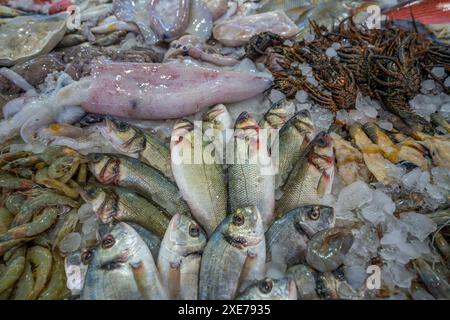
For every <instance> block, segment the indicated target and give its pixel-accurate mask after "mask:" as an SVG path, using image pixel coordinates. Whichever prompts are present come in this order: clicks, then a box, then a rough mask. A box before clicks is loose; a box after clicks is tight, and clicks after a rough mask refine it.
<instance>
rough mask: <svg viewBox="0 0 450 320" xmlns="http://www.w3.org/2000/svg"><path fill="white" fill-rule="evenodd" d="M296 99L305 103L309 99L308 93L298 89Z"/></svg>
mask: <svg viewBox="0 0 450 320" xmlns="http://www.w3.org/2000/svg"><path fill="white" fill-rule="evenodd" d="M295 99H296V100H297V101H298V102H300V103H305V102H306V100H308V93H307V92H306V91H305V90H300V91H297V93H296V94H295Z"/></svg>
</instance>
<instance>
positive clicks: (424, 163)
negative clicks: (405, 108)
mask: <svg viewBox="0 0 450 320" xmlns="http://www.w3.org/2000/svg"><path fill="white" fill-rule="evenodd" d="M363 130H364V132H365V133H366V134H367V136H368V137H369V138H370V139H371V140H372V141H373V142H374V143H375V144H376V145H378V146H379V147H380V149H381V152H382V153H383V156H384V157H385V158H386V159H388V160H389V161H391V162H392V163H399V162H401V161H408V162H410V163H413V164H415V165H416V166H418V167H420V168H421V169H422V170H427V169H428V167H429V163H428V160H427V159H426V158H425V156H424V154H423V153H422V152H421V151H419V150H417V149H416V148H412V147H410V146H408V145H406V144H397V145H395V144H394V142H393V141H392V140H391V139H390V138H389V136H388V135H387V134H386V133H385V132H384V131H383V130H382V129H381V128H380V127H379V126H378V125H377V124H375V123H370V122H368V123H366V124H364V126H363Z"/></svg>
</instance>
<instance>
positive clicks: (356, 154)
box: [330, 132, 371, 185]
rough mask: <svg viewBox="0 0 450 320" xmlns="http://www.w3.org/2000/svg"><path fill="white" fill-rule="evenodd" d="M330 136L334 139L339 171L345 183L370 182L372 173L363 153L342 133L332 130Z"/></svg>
mask: <svg viewBox="0 0 450 320" xmlns="http://www.w3.org/2000/svg"><path fill="white" fill-rule="evenodd" d="M330 136H331V138H332V139H333V145H334V153H335V155H336V169H337V173H338V175H339V177H340V178H341V180H342V181H343V182H344V184H345V185H349V184H352V183H353V182H355V181H357V180H362V181H365V182H369V181H370V177H371V174H370V171H369V170H368V169H367V167H366V165H365V164H364V159H363V155H362V153H361V152H360V151H359V150H358V149H356V148H355V147H353V146H352V144H351V143H350V142H348V141H346V140H344V139H343V138H342V137H341V136H340V135H338V134H336V133H334V132H332V133H330Z"/></svg>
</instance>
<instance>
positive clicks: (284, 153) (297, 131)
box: [277, 110, 316, 187]
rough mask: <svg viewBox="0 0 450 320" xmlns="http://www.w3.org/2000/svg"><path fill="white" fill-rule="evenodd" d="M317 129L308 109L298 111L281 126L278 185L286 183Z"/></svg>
mask: <svg viewBox="0 0 450 320" xmlns="http://www.w3.org/2000/svg"><path fill="white" fill-rule="evenodd" d="M315 131H316V129H315V127H314V123H313V121H312V119H311V115H310V114H309V111H308V110H302V111H300V112H298V113H297V114H295V115H294V116H293V117H292V118H291V119H289V121H288V122H287V123H286V124H285V125H284V126H283V127H282V128H281V130H280V134H279V167H278V177H277V186H278V187H280V186H283V185H284V183H285V181H286V179H287V177H288V175H289V173H290V172H291V170H292V168H293V167H294V165H295V164H296V162H297V161H298V160H299V158H300V156H301V154H302V153H303V151H304V150H305V149H306V147H307V146H308V144H309V143H310V142H311V140H312V139H313V137H314V134H315Z"/></svg>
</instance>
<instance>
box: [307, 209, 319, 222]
mask: <svg viewBox="0 0 450 320" xmlns="http://www.w3.org/2000/svg"><path fill="white" fill-rule="evenodd" d="M309 217H310V218H311V219H312V220H317V219H319V218H320V208H319V207H314V208H313V209H312V210H311V211H310V212H309Z"/></svg>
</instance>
